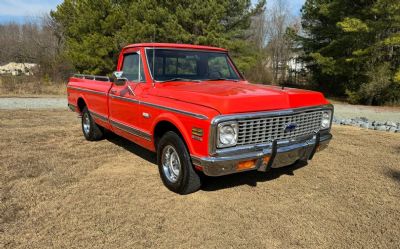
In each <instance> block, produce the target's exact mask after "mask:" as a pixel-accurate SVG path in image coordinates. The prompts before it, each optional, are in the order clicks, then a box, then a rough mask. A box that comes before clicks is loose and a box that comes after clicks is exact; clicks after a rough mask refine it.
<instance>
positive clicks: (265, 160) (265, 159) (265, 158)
mask: <svg viewBox="0 0 400 249" xmlns="http://www.w3.org/2000/svg"><path fill="white" fill-rule="evenodd" d="M269 159H271V157H269V156H265V157H264V158H263V163H264V164H268V162H269Z"/></svg>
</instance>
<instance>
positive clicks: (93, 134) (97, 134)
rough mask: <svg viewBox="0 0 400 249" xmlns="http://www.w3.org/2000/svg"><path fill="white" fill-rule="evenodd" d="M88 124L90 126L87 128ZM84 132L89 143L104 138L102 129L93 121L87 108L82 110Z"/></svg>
mask: <svg viewBox="0 0 400 249" xmlns="http://www.w3.org/2000/svg"><path fill="white" fill-rule="evenodd" d="M86 124H89V125H88V126H86V127H85V125H86ZM82 132H83V136H84V137H85V138H86V140H88V141H97V140H100V139H102V138H103V137H104V133H103V130H102V128H101V127H100V126H98V125H97V124H96V122H95V121H94V120H93V118H92V116H91V115H90V112H89V110H88V108H87V107H86V106H85V107H84V108H83V110H82Z"/></svg>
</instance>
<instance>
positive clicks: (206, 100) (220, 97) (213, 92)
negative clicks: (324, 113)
mask: <svg viewBox="0 0 400 249" xmlns="http://www.w3.org/2000/svg"><path fill="white" fill-rule="evenodd" d="M152 95H155V96H159V97H165V98H170V99H175V100H178V101H184V102H188V103H192V104H197V105H202V106H207V107H209V108H213V109H215V110H217V111H218V112H219V113H221V114H233V113H244V112H258V111H270V110H281V109H289V108H299V107H306V106H316V105H324V104H329V102H328V101H327V100H326V99H325V98H324V96H323V95H322V94H321V93H319V92H314V91H307V90H300V89H294V88H286V87H285V88H284V89H282V88H281V87H277V86H267V85H258V84H250V83H248V82H247V81H241V82H234V81H202V82H166V83H158V84H157V85H156V87H155V88H154V89H153V91H152Z"/></svg>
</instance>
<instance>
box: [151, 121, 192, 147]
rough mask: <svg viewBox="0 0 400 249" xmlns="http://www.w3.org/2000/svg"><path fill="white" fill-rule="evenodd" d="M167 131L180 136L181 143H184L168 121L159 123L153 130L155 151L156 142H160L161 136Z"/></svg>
mask: <svg viewBox="0 0 400 249" xmlns="http://www.w3.org/2000/svg"><path fill="white" fill-rule="evenodd" d="M168 131H173V132H175V133H176V134H177V135H178V136H180V137H181V138H182V140H183V142H184V143H186V142H185V139H184V138H183V136H182V134H181V133H180V131H179V130H178V128H176V126H175V125H173V124H172V123H170V122H168V121H161V122H159V123H158V124H157V125H156V127H155V128H154V147H155V148H156V149H157V146H158V142H159V141H160V139H161V138H162V136H163V135H164V134H165V133H166V132H168Z"/></svg>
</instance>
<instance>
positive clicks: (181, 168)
mask: <svg viewBox="0 0 400 249" xmlns="http://www.w3.org/2000/svg"><path fill="white" fill-rule="evenodd" d="M157 164H158V170H159V172H160V176H161V180H162V181H163V183H164V185H165V186H166V187H167V188H168V189H170V190H171V191H173V192H175V193H179V194H189V193H192V192H195V191H197V190H199V188H200V186H201V181H200V177H199V175H198V174H197V172H196V171H195V170H194V168H193V165H192V162H191V160H190V156H189V153H188V151H187V148H186V145H185V143H184V142H183V140H182V139H181V138H180V137H179V136H178V135H177V134H176V133H175V132H172V131H169V132H167V133H165V134H164V136H163V137H162V138H161V139H160V142H159V143H158V146H157Z"/></svg>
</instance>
